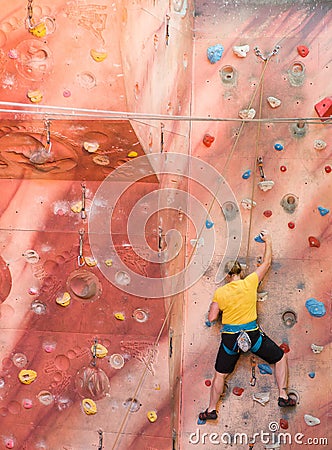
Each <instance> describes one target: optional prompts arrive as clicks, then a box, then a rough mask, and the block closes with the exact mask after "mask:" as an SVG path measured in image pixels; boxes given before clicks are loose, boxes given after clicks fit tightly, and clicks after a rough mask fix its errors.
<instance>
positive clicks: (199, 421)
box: [197, 419, 206, 425]
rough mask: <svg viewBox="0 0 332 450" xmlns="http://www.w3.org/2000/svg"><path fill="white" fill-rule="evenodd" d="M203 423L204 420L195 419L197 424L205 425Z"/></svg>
mask: <svg viewBox="0 0 332 450" xmlns="http://www.w3.org/2000/svg"><path fill="white" fill-rule="evenodd" d="M205 424H206V420H201V419H198V420H197V425H205Z"/></svg>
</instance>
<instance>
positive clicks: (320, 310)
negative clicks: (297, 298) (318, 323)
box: [305, 297, 326, 317]
mask: <svg viewBox="0 0 332 450" xmlns="http://www.w3.org/2000/svg"><path fill="white" fill-rule="evenodd" d="M305 307H306V308H307V310H308V311H309V313H310V314H311V315H312V316H313V317H323V316H325V314H326V309H325V305H324V303H323V302H320V301H318V300H316V299H315V298H313V297H311V298H309V299H308V300H307V301H306V302H305Z"/></svg>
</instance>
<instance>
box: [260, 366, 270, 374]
mask: <svg viewBox="0 0 332 450" xmlns="http://www.w3.org/2000/svg"><path fill="white" fill-rule="evenodd" d="M258 368H259V372H260V373H261V374H262V375H272V369H271V367H270V366H269V365H268V364H258Z"/></svg>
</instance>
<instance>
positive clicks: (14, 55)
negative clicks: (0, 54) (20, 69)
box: [8, 48, 18, 59]
mask: <svg viewBox="0 0 332 450" xmlns="http://www.w3.org/2000/svg"><path fill="white" fill-rule="evenodd" d="M8 58H10V59H17V58H18V51H17V50H16V49H15V48H11V49H10V50H9V51H8Z"/></svg>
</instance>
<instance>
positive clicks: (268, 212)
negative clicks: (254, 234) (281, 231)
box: [263, 209, 272, 217]
mask: <svg viewBox="0 0 332 450" xmlns="http://www.w3.org/2000/svg"><path fill="white" fill-rule="evenodd" d="M263 215H264V216H265V217H271V216H272V211H271V210H270V209H267V210H265V211H264V212H263Z"/></svg>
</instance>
